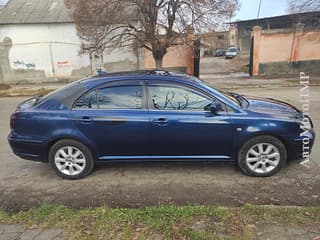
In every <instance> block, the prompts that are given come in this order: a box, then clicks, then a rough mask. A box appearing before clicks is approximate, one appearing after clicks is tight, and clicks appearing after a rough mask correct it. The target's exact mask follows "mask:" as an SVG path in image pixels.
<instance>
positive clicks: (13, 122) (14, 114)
mask: <svg viewBox="0 0 320 240" xmlns="http://www.w3.org/2000/svg"><path fill="white" fill-rule="evenodd" d="M19 115H20V112H19V111H18V110H17V111H15V112H14V113H12V114H11V117H10V128H11V130H13V129H14V127H15V122H16V119H17V118H18V117H19Z"/></svg>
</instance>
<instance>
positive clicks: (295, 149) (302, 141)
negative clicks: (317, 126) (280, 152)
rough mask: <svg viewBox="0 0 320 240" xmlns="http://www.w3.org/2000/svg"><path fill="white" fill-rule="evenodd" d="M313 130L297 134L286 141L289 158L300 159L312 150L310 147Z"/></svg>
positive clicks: (313, 136)
mask: <svg viewBox="0 0 320 240" xmlns="http://www.w3.org/2000/svg"><path fill="white" fill-rule="evenodd" d="M315 137H316V135H315V132H314V130H313V129H312V130H310V131H308V132H307V133H306V134H304V135H303V136H299V137H297V138H295V139H293V140H291V141H289V142H288V145H287V148H288V149H287V150H288V159H290V160H301V159H303V158H305V157H306V156H307V155H308V156H309V155H310V154H311V151H312V147H313V144H314V141H315Z"/></svg>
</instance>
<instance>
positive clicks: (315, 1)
mask: <svg viewBox="0 0 320 240" xmlns="http://www.w3.org/2000/svg"><path fill="white" fill-rule="evenodd" d="M288 4H289V12H290V13H301V12H309V11H319V10H320V1H319V0H288Z"/></svg>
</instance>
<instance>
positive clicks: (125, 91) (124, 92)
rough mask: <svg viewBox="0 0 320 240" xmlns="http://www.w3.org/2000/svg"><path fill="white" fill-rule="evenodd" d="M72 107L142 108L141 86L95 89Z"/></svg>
mask: <svg viewBox="0 0 320 240" xmlns="http://www.w3.org/2000/svg"><path fill="white" fill-rule="evenodd" d="M74 108H93V109H97V108H99V109H142V87H141V86H139V85H136V86H114V87H106V88H101V89H96V90H93V91H91V92H90V93H88V94H86V95H84V96H82V97H81V98H80V99H79V100H78V101H77V102H76V103H75V105H74Z"/></svg>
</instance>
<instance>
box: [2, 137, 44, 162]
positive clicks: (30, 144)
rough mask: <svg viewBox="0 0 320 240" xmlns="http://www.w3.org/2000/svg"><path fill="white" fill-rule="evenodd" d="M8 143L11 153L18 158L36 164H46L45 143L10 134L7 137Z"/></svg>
mask: <svg viewBox="0 0 320 240" xmlns="http://www.w3.org/2000/svg"><path fill="white" fill-rule="evenodd" d="M8 142H9V144H10V147H11V149H12V151H13V153H14V154H15V155H17V156H18V157H20V158H23V159H27V160H32V161H37V162H48V159H47V156H46V147H47V141H44V140H38V139H32V138H26V137H24V136H20V135H17V134H15V133H13V132H11V133H10V134H9V136H8Z"/></svg>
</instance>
